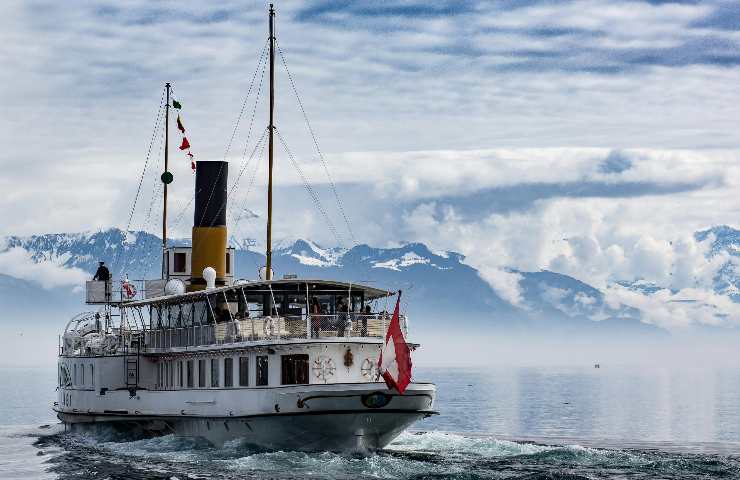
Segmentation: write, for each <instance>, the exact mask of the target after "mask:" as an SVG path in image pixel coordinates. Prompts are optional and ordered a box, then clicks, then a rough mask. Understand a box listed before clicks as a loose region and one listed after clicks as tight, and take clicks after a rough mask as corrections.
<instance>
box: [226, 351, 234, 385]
mask: <svg viewBox="0 0 740 480" xmlns="http://www.w3.org/2000/svg"><path fill="white" fill-rule="evenodd" d="M233 386H234V359H233V358H231V357H228V358H224V387H233Z"/></svg>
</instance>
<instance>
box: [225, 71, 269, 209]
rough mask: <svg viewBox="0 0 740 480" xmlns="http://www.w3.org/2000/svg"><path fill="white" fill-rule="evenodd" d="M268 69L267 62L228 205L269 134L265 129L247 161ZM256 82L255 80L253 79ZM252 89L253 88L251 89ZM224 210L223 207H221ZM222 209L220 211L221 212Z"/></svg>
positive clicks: (229, 194)
mask: <svg viewBox="0 0 740 480" xmlns="http://www.w3.org/2000/svg"><path fill="white" fill-rule="evenodd" d="M266 68H267V62H265V65H264V66H263V67H262V76H260V83H259V86H258V87H257V93H256V94H255V97H254V107H253V108H252V118H251V119H250V121H249V130H248V132H247V141H246V142H244V150H243V151H242V159H241V162H240V166H239V174H238V175H237V177H236V179H235V180H234V184H233V185H232V187H231V190H229V193H228V194H227V195H226V200H225V201H226V203H227V204H228V201H229V198H231V195H232V194H233V193H234V191H235V190H236V188H237V187H238V186H239V182H240V181H241V178H242V175H243V174H244V171H245V170H246V168H247V167H248V166H249V163H250V162H251V161H252V158H253V157H254V153H255V151H256V150H257V147H258V146H259V144H260V142H262V141H263V140H264V138H265V135H266V134H267V129H265V130H264V131H263V132H262V136H261V137H260V139H259V140H258V142H257V144H255V146H254V150H252V154H251V155H250V156H249V159H247V160H246V161H245V159H246V157H247V151H248V150H249V140H250V139H251V138H252V127H253V126H254V119H255V117H256V115H257V106H258V105H259V100H260V94H261V93H262V84H263V82H264V79H265V69H266ZM253 80H254V79H253ZM250 89H251V88H250ZM221 208H223V205H222V206H221ZM220 211H221V209H219V212H220ZM233 211H234V208H233V207H232V208H231V212H233Z"/></svg>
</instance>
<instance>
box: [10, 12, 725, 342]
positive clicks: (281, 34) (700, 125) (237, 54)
mask: <svg viewBox="0 0 740 480" xmlns="http://www.w3.org/2000/svg"><path fill="white" fill-rule="evenodd" d="M266 7H267V6H266V4H263V3H250V2H245V1H222V2H218V4H217V5H216V4H212V3H211V2H188V1H177V2H175V1H172V2H170V1H160V2H151V1H138V0H124V1H116V2H105V1H84V2H83V1H67V2H53V1H41V0H26V1H15V0H6V1H5V2H3V4H2V6H0V9H1V11H2V15H0V64H2V65H3V68H2V69H0V105H1V106H2V107H1V110H0V144H2V149H0V168H2V172H3V174H2V176H0V189H2V191H3V192H4V194H3V195H2V196H0V211H2V212H3V215H2V222H0V235H11V234H15V235H29V234H37V233H48V232H76V231H83V230H94V229H97V228H107V227H110V226H117V227H120V228H125V227H129V228H131V229H145V230H149V231H152V232H155V233H158V232H159V228H160V227H159V222H161V220H160V217H159V215H160V213H159V208H158V207H159V203H158V202H160V200H159V198H160V197H159V196H160V195H161V188H160V185H159V184H158V182H157V178H158V176H159V174H160V173H161V171H162V149H161V146H162V129H161V122H159V123H158V122H157V115H158V108H159V106H160V103H161V98H162V92H163V85H164V83H165V82H168V81H169V82H172V84H173V89H174V95H175V97H176V98H177V99H178V100H179V101H180V102H181V103H182V104H183V109H182V118H183V121H184V124H185V127H186V129H187V136H188V139H189V141H190V143H191V145H192V152H193V153H194V154H195V156H196V158H197V159H198V160H219V159H226V160H228V161H229V162H230V172H229V173H230V181H231V185H232V187H233V189H232V190H231V191H232V193H231V194H230V196H229V203H230V208H229V225H230V229H231V235H232V237H233V241H235V242H239V243H242V242H256V247H255V248H261V246H262V244H263V240H262V237H263V235H264V214H265V210H266V205H265V203H266V202H265V200H264V199H265V179H266V177H267V173H266V160H265V155H264V151H263V150H262V148H261V145H262V144H261V143H260V139H261V138H262V134H263V132H264V131H265V125H266V112H267V104H266V81H267V79H266V77H265V75H264V68H263V67H264V63H263V62H262V60H263V58H264V57H261V53H262V52H263V48H264V46H265V43H266V37H267V31H266V29H267V14H266V11H267V9H266ZM276 9H277V37H278V45H279V51H280V52H281V53H282V55H279V56H278V58H277V61H276V64H277V84H276V94H277V103H276V105H277V107H276V125H277V128H278V132H279V134H280V135H279V136H280V138H281V139H282V140H284V141H285V144H286V145H287V150H286V149H285V148H284V147H283V144H282V143H283V141H282V140H278V141H277V142H278V143H277V144H276V150H275V151H276V167H275V178H276V214H275V226H274V228H275V236H276V237H277V238H278V239H290V238H295V237H305V238H311V239H313V240H315V241H317V242H319V243H321V244H323V245H328V246H332V245H341V246H344V247H350V246H352V245H354V244H356V243H368V244H371V245H375V246H390V245H397V244H399V243H402V242H406V241H420V242H424V243H426V244H427V245H429V246H430V247H431V248H433V249H435V250H438V251H444V250H452V251H457V252H461V253H463V254H464V255H465V256H466V262H468V263H470V264H471V265H473V266H475V267H476V268H478V269H479V270H480V272H481V275H482V277H483V278H484V279H486V280H487V281H489V282H490V283H491V285H492V286H493V287H494V288H495V289H496V291H497V292H498V293H499V294H501V295H502V296H503V297H504V298H507V299H508V300H509V301H511V302H512V303H514V304H516V303H517V302H518V301H519V292H518V286H517V282H518V277H517V275H516V273H515V272H512V269H518V270H528V271H529V270H535V271H536V270H539V269H549V270H553V271H557V272H560V273H565V274H568V275H572V276H574V277H576V278H578V279H579V280H582V281H585V282H587V283H590V284H592V285H594V286H596V287H598V288H601V289H604V290H606V291H608V293H609V295H610V296H611V298H613V299H614V301H615V302H616V301H620V300H629V301H630V302H631V303H633V304H639V305H640V306H641V307H644V308H645V309H646V310H647V311H649V312H650V315H652V317H650V318H648V321H651V322H654V323H656V324H660V325H664V326H668V327H671V328H682V327H684V326H686V325H690V324H695V323H712V322H716V318H717V317H716V316H715V315H713V314H709V313H707V312H706V311H703V310H702V309H701V308H699V307H696V306H693V305H688V304H686V303H685V302H680V301H679V302H677V301H676V300H681V299H685V298H701V299H702V300H703V301H704V302H705V303H706V304H711V305H715V306H716V305H719V307H717V308H721V309H723V311H724V312H725V313H726V314H727V315H726V317H725V318H727V319H728V320H727V322H728V323H730V324H734V322H733V319H740V311H739V310H738V308H737V306H736V305H734V304H732V302H730V301H729V300H728V299H727V298H724V297H721V296H717V295H716V294H715V293H714V292H712V290H711V282H712V278H713V277H714V276H715V275H716V273H717V271H718V269H719V268H720V267H721V265H722V263H723V261H726V260H727V259H726V258H725V259H714V260H707V258H706V256H705V253H706V249H707V245H706V243H699V242H697V241H696V240H695V239H694V237H693V233H694V232H695V231H697V230H701V229H705V228H708V227H711V226H715V225H721V224H727V225H731V226H734V227H736V228H737V227H738V226H740V221H738V218H740V215H739V214H740V200H738V196H737V195H736V192H737V187H738V185H739V184H740V166H739V165H738V161H737V157H738V154H739V153H740V150H738V146H739V145H740V133H739V130H738V128H737V125H738V124H740V109H739V108H738V107H737V106H738V105H740V90H738V88H737V85H740V53H738V52H740V48H738V47H739V46H740V3H738V2H725V1H702V2H692V1H676V2H664V1H634V2H613V1H601V0H594V1H573V2H565V1H562V2H560V1H559V2H553V1H537V0H518V1H515V0H502V1H497V2H472V1H470V2H468V1H463V2H444V1H440V2H421V1H413V0H409V1H399V2H351V1H337V2H277V3H276ZM285 65H287V69H288V70H287V71H289V72H290V76H289V75H288V73H287V71H286V68H285ZM294 88H295V90H294ZM296 92H297V95H296ZM255 105H256V107H255ZM304 112H305V117H304ZM306 118H307V119H308V120H309V124H310V129H309V128H307V125H306V120H305V119H306ZM170 133H171V134H172V137H171V140H170V141H171V145H170V170H171V171H172V173H173V174H174V178H175V181H174V183H173V184H172V186H171V188H170V192H169V193H170V200H171V202H170V211H171V212H173V213H172V214H171V217H170V222H169V226H170V229H171V231H172V232H173V235H180V236H187V235H189V228H190V218H191V215H192V214H191V213H190V212H191V210H192V192H193V178H192V175H191V173H190V168H189V162H188V161H187V159H186V158H185V156H184V155H183V154H182V152H180V151H179V150H178V149H177V148H176V147H177V144H179V142H180V137H179V134H178V132H177V131H176V130H175V128H174V124H172V125H171V129H170ZM311 133H313V136H315V138H316V142H315V143H314V140H313V137H312V134H311ZM152 139H153V141H152ZM150 142H151V144H152V146H151V148H150ZM317 146H318V149H317ZM252 151H255V152H256V153H255V155H254V156H253V157H252V155H250V154H251V152H252ZM147 152H149V154H147ZM288 152H290V153H288ZM319 152H320V153H319ZM291 158H292V159H291ZM145 164H146V169H145V170H144V181H143V182H142V183H141V189H140V195H139V197H138V199H137V200H136V205H135V206H133V214H131V211H132V203H133V201H134V198H137V197H136V192H137V188H138V186H139V178H140V176H141V174H142V169H144V166H145ZM295 164H297V165H299V169H296V168H295V167H294V165H295ZM240 172H241V174H240ZM327 172H328V173H327ZM303 179H305V181H306V183H307V184H308V185H310V187H311V188H310V189H308V188H306V187H305V185H304V180H303ZM317 204H318V205H317ZM129 218H130V220H129ZM12 255H14V257H13V258H16V259H17V258H21V257H22V256H23V252H12ZM6 257H7V258H6ZM6 257H0V264H2V263H3V262H4V261H5V263H8V259H9V258H10V257H8V256H7V255H6ZM78 276H79V272H73V273H72V274H71V275H70V276H69V277H70V278H73V277H74V278H76V277H78ZM637 279H644V280H646V281H650V282H656V283H658V284H660V285H662V286H666V287H670V288H671V289H672V290H670V291H669V290H666V294H665V295H664V296H663V297H660V298H657V297H654V296H645V295H640V294H639V293H634V292H627V291H625V290H623V289H620V288H619V287H616V286H614V282H615V281H617V280H630V281H633V280H637ZM687 296H688V297H687Z"/></svg>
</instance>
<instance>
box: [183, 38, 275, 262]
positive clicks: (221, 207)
mask: <svg viewBox="0 0 740 480" xmlns="http://www.w3.org/2000/svg"><path fill="white" fill-rule="evenodd" d="M268 40H269V39H268ZM266 44H267V41H265V45H266ZM262 52H263V53H262V54H261V55H260V59H259V62H258V63H257V66H256V67H255V70H254V74H253V75H252V80H251V82H250V84H249V90H248V91H247V96H246V98H245V99H244V103H243V105H244V104H246V102H247V99H248V98H249V95H250V93H251V92H252V89H253V87H254V80H255V79H256V77H257V71H259V68H260V65H262V60H263V58H266V57H265V55H264V52H265V46H263V48H262ZM266 66H267V62H265V66H263V67H262V75H261V76H260V83H259V88H258V91H257V94H256V97H257V98H256V99H255V107H254V109H253V110H252V119H251V121H250V124H249V133H248V137H247V141H246V145H245V147H244V153H245V155H246V151H247V148H248V145H249V139H250V137H251V135H252V125H253V124H254V117H255V115H256V111H257V101H258V99H259V96H258V95H259V92H260V91H261V90H262V82H263V79H264V72H265V68H266ZM243 109H244V107H242V110H241V111H240V113H239V118H238V119H237V122H236V124H237V125H236V126H235V129H234V132H233V133H232V138H233V136H235V135H236V129H237V128H238V124H239V122H240V121H241V115H242V112H243ZM230 145H231V141H230V142H229V147H228V149H227V150H226V152H227V153H228V151H229V150H230V149H231V146H230ZM225 159H226V154H224V160H225ZM243 160H244V158H243V157H242V161H243ZM222 173H223V164H222V165H221V166H220V167H219V169H218V174H217V175H216V181H215V182H213V186H212V187H211V191H210V193H209V194H208V200H207V201H206V205H205V208H204V209H203V215H201V218H200V220H199V221H198V225H200V224H201V223H202V222H203V219H204V218H205V214H206V212H207V211H208V206H209V205H210V203H211V199H212V198H213V193H214V192H215V191H216V185H217V184H218V182H219V180H220V179H221V175H222ZM227 200H228V196H227ZM223 208H224V205H223V204H222V205H221V206H220V208H219V210H218V211H219V213H220V212H221V210H222V209H223ZM216 216H218V215H216ZM216 216H214V218H213V219H211V222H210V226H213V222H214V221H215V220H216V218H215V217H216ZM195 247H196V244H195V242H193V245H192V247H191V248H192V249H193V250H195Z"/></svg>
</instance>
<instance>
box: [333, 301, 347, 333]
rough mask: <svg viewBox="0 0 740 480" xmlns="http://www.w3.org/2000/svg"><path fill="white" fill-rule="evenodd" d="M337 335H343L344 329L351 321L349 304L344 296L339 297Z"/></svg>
mask: <svg viewBox="0 0 740 480" xmlns="http://www.w3.org/2000/svg"><path fill="white" fill-rule="evenodd" d="M336 313H337V325H336V326H337V336H338V337H343V336H344V330H345V328H346V327H347V322H348V321H349V306H348V305H347V303H345V301H344V297H339V298H337V310H336Z"/></svg>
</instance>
